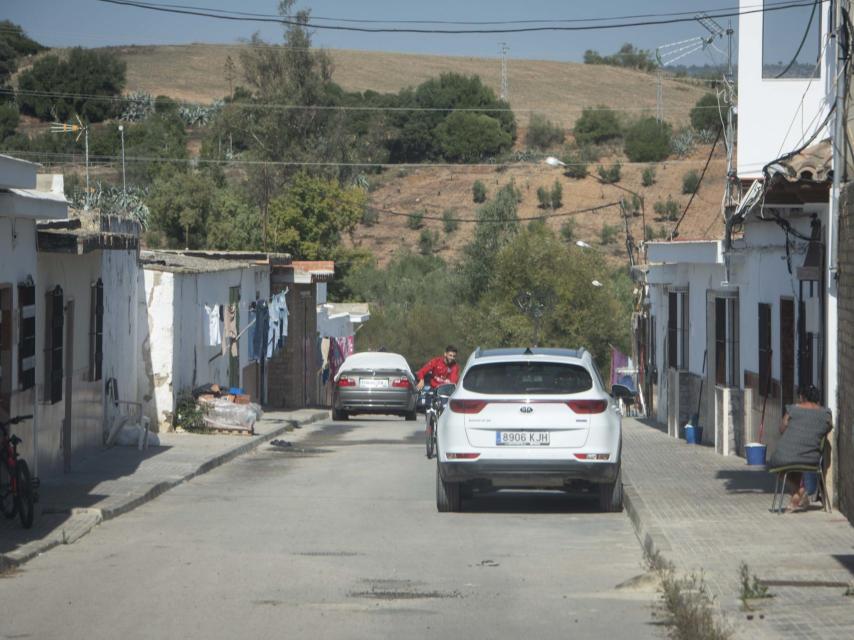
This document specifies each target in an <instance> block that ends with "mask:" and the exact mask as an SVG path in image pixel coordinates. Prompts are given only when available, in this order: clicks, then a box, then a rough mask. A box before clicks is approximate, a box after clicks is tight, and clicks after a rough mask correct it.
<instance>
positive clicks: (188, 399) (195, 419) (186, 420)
mask: <svg viewBox="0 0 854 640" xmlns="http://www.w3.org/2000/svg"><path fill="white" fill-rule="evenodd" d="M175 428H176V429H183V430H184V431H194V432H196V433H204V432H206V431H207V427H206V426H205V419H204V412H203V411H202V408H201V407H200V406H199V405H198V404H197V403H196V400H195V398H193V396H192V395H190V394H181V395H180V396H179V397H178V404H177V406H176V408H175Z"/></svg>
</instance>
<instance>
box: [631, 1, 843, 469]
mask: <svg viewBox="0 0 854 640" xmlns="http://www.w3.org/2000/svg"><path fill="white" fill-rule="evenodd" d="M766 4H768V0H766ZM829 4H830V3H815V5H810V6H806V7H800V8H795V9H793V10H790V11H766V12H758V11H752V10H750V9H752V8H755V7H753V4H752V3H751V1H750V0H742V2H741V7H742V10H743V12H742V13H743V14H742V15H741V16H740V19H739V58H738V72H739V78H738V80H739V82H738V85H739V100H738V145H737V164H736V174H737V175H736V176H735V177H734V178H735V179H736V180H737V181H738V182H739V183H740V187H741V189H742V193H743V194H744V195H743V197H742V200H741V203H740V204H739V206H738V207H737V208H736V209H735V211H732V212H728V213H729V218H728V222H727V226H726V233H725V236H724V237H723V238H721V239H720V240H716V241H690V240H684V241H676V242H653V243H649V244H648V245H647V260H648V264H647V265H646V267H645V269H644V271H645V292H646V295H645V303H646V305H647V307H646V308H647V312H648V317H647V320H646V322H645V323H644V325H643V327H644V329H645V333H646V335H645V336H644V337H643V340H642V341H641V342H642V343H643V345H642V346H643V348H644V361H645V365H646V367H645V369H646V371H645V373H646V376H645V378H646V382H647V384H646V389H647V392H648V393H650V394H651V395H652V402H651V406H652V410H653V412H654V415H655V416H656V417H657V418H658V420H660V421H661V422H663V423H666V424H667V425H668V430H669V432H670V433H671V434H672V435H677V434H678V433H679V428H680V427H681V426H682V425H684V424H685V422H687V421H688V420H689V419H691V417H692V416H693V415H694V414H699V416H698V417H699V420H700V423H701V425H702V426H704V427H705V428H704V436H703V437H704V441H705V442H707V443H714V444H715V446H716V448H717V450H718V451H719V452H721V453H723V454H743V446H744V444H745V443H746V442H748V441H754V440H757V439H760V437H761V439H762V440H763V441H764V442H765V443H767V444H768V446H769V452H770V451H773V448H774V446H775V444H776V440H777V438H778V426H779V423H780V418H781V414H782V410H783V406H784V405H785V404H789V403H791V402H792V401H793V400H794V399H795V397H794V394H795V389H796V387H797V385H798V384H805V383H811V384H815V385H816V386H818V387H819V388H820V389H822V390H823V391H824V394H825V399H826V403H827V404H828V405H829V406H830V407H831V408H832V409H833V408H834V404H835V398H836V377H835V373H834V370H835V365H834V361H835V353H836V350H835V323H834V313H835V312H834V309H835V291H834V285H833V281H832V278H831V277H829V274H828V272H827V269H826V268H825V266H826V265H827V264H829V262H828V256H829V249H828V248H827V247H829V246H832V237H833V234H834V224H835V222H834V220H835V215H834V206H835V200H834V194H833V189H832V186H833V185H832V176H833V172H832V164H831V156H832V153H831V145H830V144H829V142H828V141H827V138H828V136H829V135H830V132H831V130H832V122H833V120H832V113H831V111H832V107H833V104H834V100H835V89H834V83H833V82H832V79H833V73H834V67H833V57H834V56H833V46H834V45H833V43H832V38H830V37H829V34H830V33H831V32H832V29H833V27H832V24H833V22H832V21H831V20H830V18H831V16H830V6H829ZM796 36H797V37H796ZM800 43H803V44H802V46H799V44H800ZM828 345H833V348H829V346H828ZM763 417H764V419H763ZM760 430H761V433H760Z"/></svg>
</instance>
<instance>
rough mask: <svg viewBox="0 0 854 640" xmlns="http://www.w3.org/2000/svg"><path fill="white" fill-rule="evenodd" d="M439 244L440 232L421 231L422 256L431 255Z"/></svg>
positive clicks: (419, 243)
mask: <svg viewBox="0 0 854 640" xmlns="http://www.w3.org/2000/svg"><path fill="white" fill-rule="evenodd" d="M437 244H439V232H438V231H430V229H422V230H421V235H420V236H419V238H418V251H419V253H421V255H423V256H429V255H431V254H432V253H433V252H434V251H435V250H436V245H437Z"/></svg>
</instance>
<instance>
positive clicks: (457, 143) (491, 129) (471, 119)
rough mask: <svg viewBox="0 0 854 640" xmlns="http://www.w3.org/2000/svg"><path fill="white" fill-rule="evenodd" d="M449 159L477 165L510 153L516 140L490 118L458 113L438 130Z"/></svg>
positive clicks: (437, 133)
mask: <svg viewBox="0 0 854 640" xmlns="http://www.w3.org/2000/svg"><path fill="white" fill-rule="evenodd" d="M434 133H435V137H436V140H437V142H438V143H439V146H440V147H441V149H442V155H443V156H444V157H445V159H446V160H450V161H458V162H477V161H478V160H483V159H484V158H487V157H490V156H495V155H498V154H499V153H501V152H503V151H506V150H508V149H509V148H510V147H511V145H512V144H513V137H512V136H511V135H510V134H509V133H507V132H506V131H504V130H503V129H502V128H501V123H500V122H499V121H498V120H497V119H495V118H493V117H491V116H488V115H485V114H482V113H472V112H468V111H455V112H454V113H452V114H451V115H449V116H448V117H447V118H446V119H445V120H444V121H443V122H442V123H441V124H440V125H438V126H437V127H436V129H435V130H434Z"/></svg>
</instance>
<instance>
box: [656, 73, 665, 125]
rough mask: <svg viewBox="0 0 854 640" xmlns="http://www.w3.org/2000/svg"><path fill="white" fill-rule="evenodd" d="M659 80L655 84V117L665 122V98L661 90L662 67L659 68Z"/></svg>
mask: <svg viewBox="0 0 854 640" xmlns="http://www.w3.org/2000/svg"><path fill="white" fill-rule="evenodd" d="M657 75H658V82H657V84H656V86H655V119H656V120H658V121H659V122H664V99H663V92H662V90H661V67H659V68H658V74H657Z"/></svg>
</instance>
